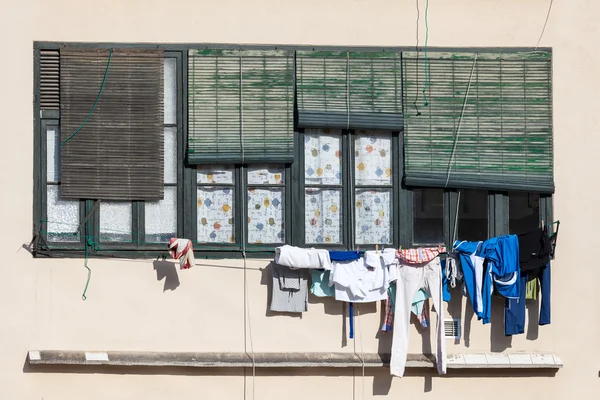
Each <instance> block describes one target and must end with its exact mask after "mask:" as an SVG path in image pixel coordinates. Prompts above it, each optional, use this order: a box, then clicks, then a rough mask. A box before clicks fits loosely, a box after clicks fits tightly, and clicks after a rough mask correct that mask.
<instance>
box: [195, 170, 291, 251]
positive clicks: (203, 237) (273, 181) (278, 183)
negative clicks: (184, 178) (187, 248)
mask: <svg viewBox="0 0 600 400" xmlns="http://www.w3.org/2000/svg"><path fill="white" fill-rule="evenodd" d="M287 174H288V172H287V169H286V167H285V166H284V165H251V166H244V167H234V166H228V165H222V166H215V165H211V166H204V165H200V166H198V168H197V182H196V186H197V188H196V190H197V194H196V215H197V229H196V232H197V236H196V241H197V242H198V243H200V244H220V245H222V244H236V243H237V244H241V242H242V240H243V238H242V233H243V234H245V237H246V244H250V245H260V244H276V245H278V244H283V243H285V242H286V226H285V225H286V223H285V221H286V212H287V210H288V206H287V203H286V200H287V198H288V195H287V193H286V181H287ZM244 175H245V178H244ZM243 182H246V184H244V183H243ZM238 199H242V200H245V201H244V202H240V201H238ZM240 204H241V205H240ZM242 207H244V208H245V210H244V212H242ZM236 210H237V211H236ZM244 214H245V215H246V218H245V220H246V221H247V222H246V223H244V217H243V215H244ZM242 229H244V230H245V231H244V232H242Z"/></svg>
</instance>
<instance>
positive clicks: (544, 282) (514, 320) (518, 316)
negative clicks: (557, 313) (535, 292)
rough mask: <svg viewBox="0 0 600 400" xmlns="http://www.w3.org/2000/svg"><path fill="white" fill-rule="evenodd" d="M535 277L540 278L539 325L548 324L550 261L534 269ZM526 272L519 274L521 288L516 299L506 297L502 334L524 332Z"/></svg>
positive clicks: (509, 334)
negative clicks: (540, 302)
mask: <svg viewBox="0 0 600 400" xmlns="http://www.w3.org/2000/svg"><path fill="white" fill-rule="evenodd" d="M529 273H530V274H534V276H535V279H539V280H540V286H541V290H542V304H541V307H540V320H539V323H538V324H539V325H548V324H550V263H548V264H547V265H546V266H545V267H542V268H539V269H537V270H535V271H534V272H533V273H532V272H529ZM527 279H528V275H527V273H523V274H521V288H520V296H519V298H518V299H506V304H505V306H504V334H505V335H506V336H512V335H519V334H521V333H524V332H525V308H526V307H525V297H526V291H527V290H526V286H527Z"/></svg>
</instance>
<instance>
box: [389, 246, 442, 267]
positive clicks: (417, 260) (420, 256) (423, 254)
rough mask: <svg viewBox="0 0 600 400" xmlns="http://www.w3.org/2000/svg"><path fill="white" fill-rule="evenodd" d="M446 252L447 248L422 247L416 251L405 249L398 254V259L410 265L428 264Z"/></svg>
mask: <svg viewBox="0 0 600 400" xmlns="http://www.w3.org/2000/svg"><path fill="white" fill-rule="evenodd" d="M445 251H446V247H445V246H439V247H420V248H416V249H403V250H398V251H397V252H396V257H398V258H399V259H400V261H403V262H405V263H408V264H423V263H427V262H429V261H431V260H433V259H434V258H436V257H437V256H438V254H440V253H444V252H445Z"/></svg>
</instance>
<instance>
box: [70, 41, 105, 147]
mask: <svg viewBox="0 0 600 400" xmlns="http://www.w3.org/2000/svg"><path fill="white" fill-rule="evenodd" d="M112 56H113V49H110V52H109V54H108V62H107V63H106V70H105V71H104V78H102V84H101V85H100V90H99V91H98V96H96V101H95V102H94V105H93V106H92V109H91V110H90V112H89V113H88V115H87V117H85V120H84V121H83V123H82V124H81V125H80V126H79V128H77V129H76V130H75V132H73V134H72V135H71V136H69V137H68V138H66V139H65V140H63V141H62V143H61V144H60V147H63V146H64V145H65V143H67V142H68V141H69V140H71V139H72V138H73V137H74V136H75V135H77V133H79V131H80V130H81V129H83V127H84V126H85V124H87V122H88V120H89V119H90V117H91V116H92V113H93V112H94V110H95V109H96V106H97V105H98V101H100V95H102V91H103V90H104V84H105V83H106V78H107V77H108V68H109V67H110V61H111V60H112Z"/></svg>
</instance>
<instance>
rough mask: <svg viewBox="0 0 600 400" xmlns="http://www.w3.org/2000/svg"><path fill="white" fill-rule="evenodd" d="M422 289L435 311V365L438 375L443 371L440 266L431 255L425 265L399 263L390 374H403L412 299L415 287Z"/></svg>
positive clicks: (416, 290) (442, 311)
mask: <svg viewBox="0 0 600 400" xmlns="http://www.w3.org/2000/svg"><path fill="white" fill-rule="evenodd" d="M421 288H423V289H425V291H427V293H429V295H430V296H431V300H432V301H433V306H434V307H435V311H436V312H437V323H436V336H437V357H436V364H437V369H438V372H439V373H440V374H445V373H446V340H445V338H444V308H443V305H442V268H441V266H440V260H439V259H438V258H435V259H434V260H433V261H430V262H429V263H427V264H414V265H406V264H404V265H402V266H401V267H400V268H399V273H398V281H397V282H396V301H395V315H394V335H393V340H392V359H391V362H390V371H391V373H392V375H396V376H403V375H404V368H405V367H406V357H407V355H408V334H409V328H410V314H411V307H412V302H413V299H414V298H415V294H416V293H417V292H418V291H419V289H421Z"/></svg>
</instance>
